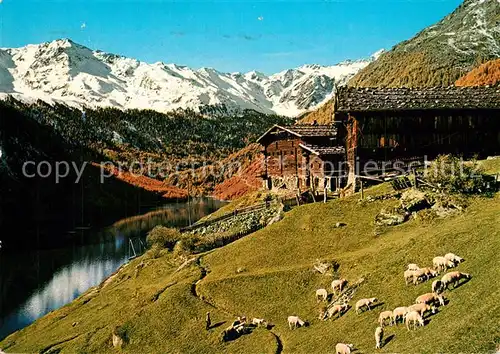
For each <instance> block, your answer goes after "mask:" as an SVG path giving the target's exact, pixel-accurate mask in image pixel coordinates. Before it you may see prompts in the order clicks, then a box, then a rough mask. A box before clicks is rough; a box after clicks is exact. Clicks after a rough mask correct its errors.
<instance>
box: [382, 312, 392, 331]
mask: <svg viewBox="0 0 500 354" xmlns="http://www.w3.org/2000/svg"><path fill="white" fill-rule="evenodd" d="M387 319H389V325H391V326H392V323H393V318H392V311H383V312H381V313H380V315H379V316H378V323H379V324H380V327H384V324H385V321H386V320H387Z"/></svg>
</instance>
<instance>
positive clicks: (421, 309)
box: [408, 303, 436, 318]
mask: <svg viewBox="0 0 500 354" xmlns="http://www.w3.org/2000/svg"><path fill="white" fill-rule="evenodd" d="M414 311H415V312H418V313H419V314H420V316H422V318H423V317H424V314H425V313H426V312H427V311H431V312H432V313H433V314H434V313H436V307H435V306H434V305H429V304H424V303H421V304H415V305H411V306H409V307H408V312H414Z"/></svg>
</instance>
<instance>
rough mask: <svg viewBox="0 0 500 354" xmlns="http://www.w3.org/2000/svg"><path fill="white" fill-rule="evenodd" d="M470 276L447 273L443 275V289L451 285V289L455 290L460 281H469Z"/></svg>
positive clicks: (460, 273)
mask: <svg viewBox="0 0 500 354" xmlns="http://www.w3.org/2000/svg"><path fill="white" fill-rule="evenodd" d="M470 278H472V276H471V275H470V274H467V273H462V272H449V273H446V274H445V275H443V277H442V278H441V282H442V283H443V288H444V289H448V286H449V285H450V284H451V283H453V288H456V287H457V286H458V284H459V283H460V280H461V279H470Z"/></svg>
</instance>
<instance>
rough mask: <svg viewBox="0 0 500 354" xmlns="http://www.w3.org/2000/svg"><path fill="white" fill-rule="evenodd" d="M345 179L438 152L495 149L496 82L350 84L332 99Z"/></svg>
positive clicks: (498, 121)
mask: <svg viewBox="0 0 500 354" xmlns="http://www.w3.org/2000/svg"><path fill="white" fill-rule="evenodd" d="M334 122H335V124H337V125H338V126H339V127H340V128H339V139H340V140H343V141H344V144H345V147H346V157H345V158H346V160H347V165H348V166H349V182H348V183H349V184H351V183H352V182H353V179H354V176H356V175H366V174H370V175H374V174H384V173H386V172H388V171H390V170H393V169H394V168H402V167H406V166H407V165H408V164H410V163H415V162H422V161H423V160H424V159H428V160H429V159H433V158H435V157H436V156H437V155H439V154H456V155H462V156H464V157H471V156H473V155H475V154H478V155H479V156H486V155H491V154H498V153H500V87H496V88H495V87H475V88H457V87H449V88H432V89H405V88H377V89H375V88H352V87H342V88H340V89H339V90H338V91H337V94H336V96H335V100H334Z"/></svg>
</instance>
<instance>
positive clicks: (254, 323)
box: [252, 318, 266, 327]
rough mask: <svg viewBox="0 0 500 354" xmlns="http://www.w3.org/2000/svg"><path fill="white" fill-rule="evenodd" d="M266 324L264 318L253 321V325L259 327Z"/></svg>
mask: <svg viewBox="0 0 500 354" xmlns="http://www.w3.org/2000/svg"><path fill="white" fill-rule="evenodd" d="M265 323H266V320H265V319H263V318H253V319H252V324H253V325H255V326H257V327H260V326H263V325H264V324H265Z"/></svg>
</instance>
